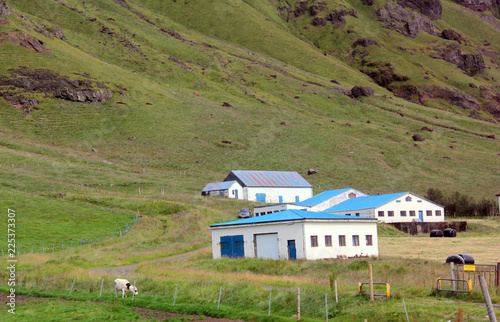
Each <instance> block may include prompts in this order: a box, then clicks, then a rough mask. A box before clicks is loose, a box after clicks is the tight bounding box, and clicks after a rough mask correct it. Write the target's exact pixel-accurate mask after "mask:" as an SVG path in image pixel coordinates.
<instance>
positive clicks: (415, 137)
mask: <svg viewBox="0 0 500 322" xmlns="http://www.w3.org/2000/svg"><path fill="white" fill-rule="evenodd" d="M412 138H413V141H416V142H423V141H425V138H424V137H423V136H422V135H420V134H414V135H413V136H412Z"/></svg>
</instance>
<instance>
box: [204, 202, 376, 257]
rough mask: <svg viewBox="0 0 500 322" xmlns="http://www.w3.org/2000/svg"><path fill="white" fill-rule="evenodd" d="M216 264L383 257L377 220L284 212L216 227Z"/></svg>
mask: <svg viewBox="0 0 500 322" xmlns="http://www.w3.org/2000/svg"><path fill="white" fill-rule="evenodd" d="M208 229H209V230H211V233H212V254H213V258H214V259H218V258H221V257H229V258H243V257H246V258H267V259H284V260H289V259H306V260H317V259H329V258H338V257H357V256H378V237H377V219H375V218H366V217H351V216H343V215H332V214H327V213H324V212H312V211H305V210H284V211H280V212H276V213H272V214H269V215H266V216H259V217H252V218H246V219H241V220H235V221H230V222H224V223H219V224H214V225H211V226H210V227H209V228H208Z"/></svg>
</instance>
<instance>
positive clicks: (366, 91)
mask: <svg viewBox="0 0 500 322" xmlns="http://www.w3.org/2000/svg"><path fill="white" fill-rule="evenodd" d="M351 94H352V96H353V97H355V98H358V97H360V96H372V95H373V94H374V91H373V88H371V87H369V86H354V87H353V88H352V89H351Z"/></svg>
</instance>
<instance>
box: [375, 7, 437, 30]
mask: <svg viewBox="0 0 500 322" xmlns="http://www.w3.org/2000/svg"><path fill="white" fill-rule="evenodd" d="M375 14H376V15H377V17H378V20H379V21H381V22H382V23H383V24H384V28H387V29H391V30H394V31H397V32H399V33H400V34H402V35H405V36H408V37H411V38H415V37H416V36H417V35H418V33H419V32H421V31H423V32H427V33H429V34H431V35H433V36H436V35H437V33H436V27H435V26H434V24H433V23H432V22H431V21H429V20H428V19H427V18H425V17H423V16H422V15H421V14H419V13H417V12H409V11H406V10H405V9H404V8H403V7H402V6H400V5H398V4H394V3H391V2H387V3H386V5H385V6H384V7H383V8H380V9H379V10H377V11H375Z"/></svg>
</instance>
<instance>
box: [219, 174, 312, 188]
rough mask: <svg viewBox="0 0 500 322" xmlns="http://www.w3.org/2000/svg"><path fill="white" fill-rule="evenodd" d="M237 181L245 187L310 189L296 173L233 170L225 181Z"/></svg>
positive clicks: (309, 185) (310, 186) (308, 184)
mask: <svg viewBox="0 0 500 322" xmlns="http://www.w3.org/2000/svg"><path fill="white" fill-rule="evenodd" d="M236 179H237V180H239V181H240V182H241V183H242V185H243V186H245V187H294V188H297V187H300V188H312V185H311V184H310V183H309V182H307V181H306V180H305V179H304V178H303V177H302V176H301V175H300V174H298V173H297V172H286V171H245V170H235V171H231V173H230V174H229V175H228V176H227V178H226V180H236Z"/></svg>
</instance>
